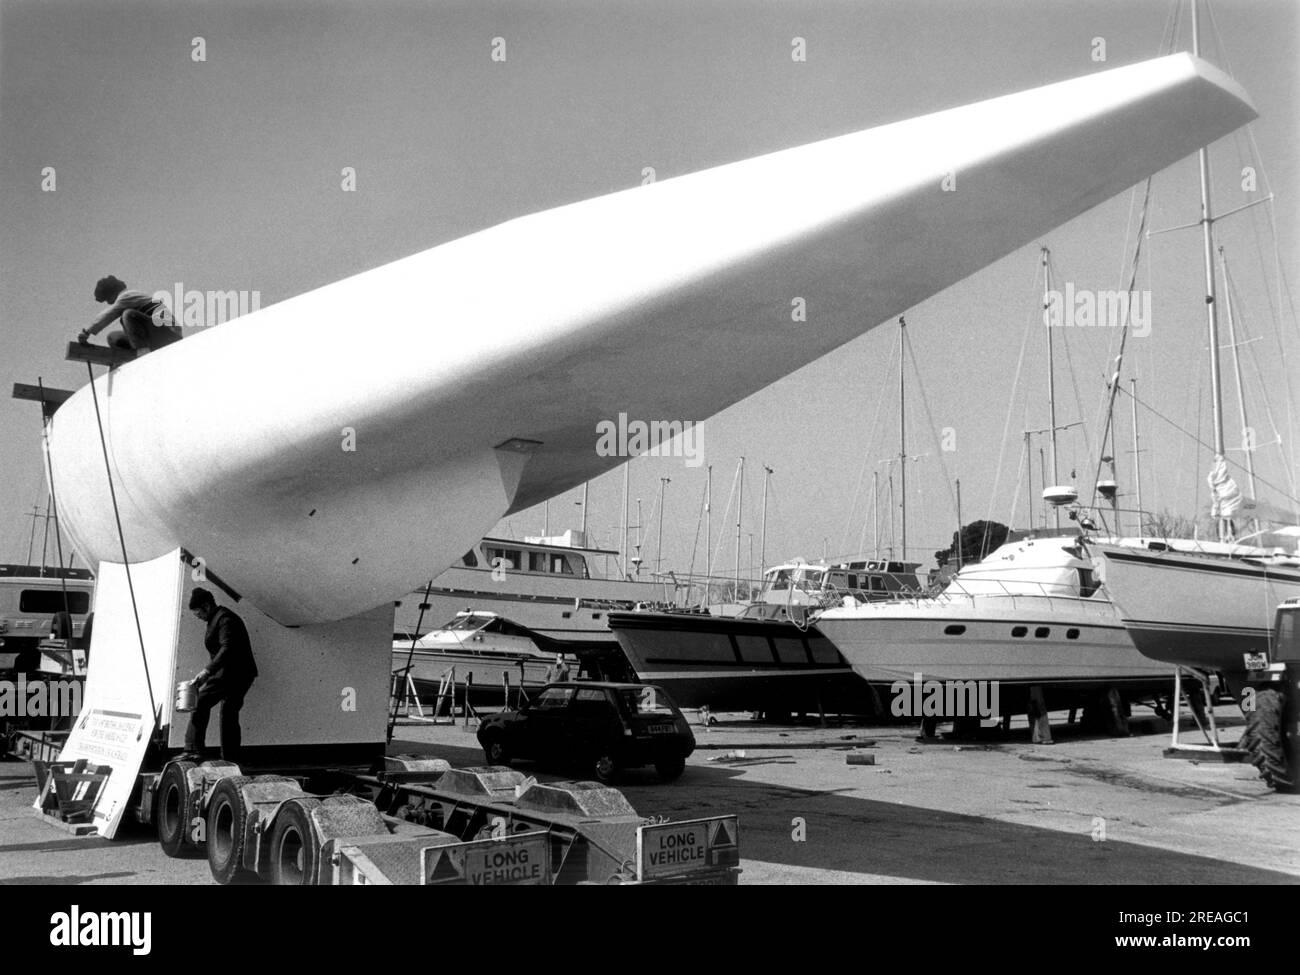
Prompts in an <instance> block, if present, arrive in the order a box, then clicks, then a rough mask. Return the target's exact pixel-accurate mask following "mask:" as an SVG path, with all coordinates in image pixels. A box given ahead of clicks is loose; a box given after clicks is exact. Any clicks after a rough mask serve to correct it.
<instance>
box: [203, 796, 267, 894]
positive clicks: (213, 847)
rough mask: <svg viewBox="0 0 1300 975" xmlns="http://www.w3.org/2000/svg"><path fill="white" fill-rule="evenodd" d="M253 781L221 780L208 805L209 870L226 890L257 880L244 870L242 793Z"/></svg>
mask: <svg viewBox="0 0 1300 975" xmlns="http://www.w3.org/2000/svg"><path fill="white" fill-rule="evenodd" d="M252 781H253V779H252V777H251V776H248V775H232V776H230V777H229V778H225V779H222V780H221V781H220V782H218V783H217V786H216V788H215V789H213V790H212V798H211V799H210V800H209V801H208V815H207V841H208V842H207V847H208V869H210V870H211V871H212V879H213V880H215V881H216V882H217V883H219V884H222V885H223V886H224V885H227V884H233V883H239V882H240V881H248V880H251V879H253V877H254V876H256V875H255V874H254V873H253V872H252V871H250V870H246V869H245V868H244V837H245V833H246V830H247V827H248V807H247V806H246V805H245V804H244V797H243V794H242V793H241V792H240V791H239V790H240V788H241V787H243V786H244V785H247V784H248V783H249V782H252Z"/></svg>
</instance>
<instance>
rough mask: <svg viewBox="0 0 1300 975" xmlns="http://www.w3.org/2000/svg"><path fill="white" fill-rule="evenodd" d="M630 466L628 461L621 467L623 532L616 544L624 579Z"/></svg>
mask: <svg viewBox="0 0 1300 975" xmlns="http://www.w3.org/2000/svg"><path fill="white" fill-rule="evenodd" d="M631 464H632V461H631V460H630V459H629V460H628V462H627V463H626V464H624V465H623V531H622V537H621V538H620V540H619V543H618V566H619V570H620V571H621V572H622V573H623V578H624V579H626V578H627V532H628V527H629V526H628V520H627V501H628V491H629V489H630V485H629V483H628V477H629V474H628V472H629V471H630V469H631Z"/></svg>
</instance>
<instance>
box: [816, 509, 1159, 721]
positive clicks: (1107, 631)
mask: <svg viewBox="0 0 1300 975" xmlns="http://www.w3.org/2000/svg"><path fill="white" fill-rule="evenodd" d="M1095 569H1096V566H1095V564H1094V563H1093V562H1092V561H1091V560H1090V559H1088V558H1086V557H1085V556H1084V553H1083V552H1082V550H1081V548H1080V540H1079V536H1077V535H1068V536H1062V535H1049V536H1045V537H1036V538H1026V539H1020V540H1017V541H1013V542H1008V543H1007V544H1005V545H1002V546H1000V547H999V548H998V549H996V550H995V551H993V552H991V553H990V554H989V555H988V556H987V557H986V558H984V559H983V560H982V561H980V562H975V563H971V564H968V565H965V566H963V567H962V568H961V570H960V571H959V572H958V573H957V574H956V575H955V576H954V577H953V578H952V579H951V580H950V581H949V583H948V587H947V589H946V590H945V591H944V592H942V593H939V594H938V595H934V596H923V597H918V598H910V599H898V600H894V601H891V602H883V603H882V602H876V603H864V604H858V605H854V606H846V607H841V608H836V609H828V610H826V611H825V612H823V613H822V614H821V615H820V616H819V617H818V618H817V621H816V622H817V628H818V629H819V630H821V632H822V633H824V634H825V635H826V637H827V639H829V640H830V641H831V643H833V644H834V645H835V647H836V649H838V650H839V652H840V653H841V654H842V655H843V656H844V659H845V660H847V661H848V662H849V665H850V666H851V667H852V668H853V670H854V672H855V673H856V674H857V675H858V676H859V677H861V678H862V679H864V680H866V681H868V682H870V683H871V684H874V685H882V684H893V683H894V682H896V681H909V682H912V681H916V682H918V683H919V682H921V681H931V680H937V681H977V682H987V683H988V684H990V685H992V684H996V685H997V686H998V687H999V688H1000V692H1001V693H1000V697H1001V704H1002V708H1003V713H1009V712H1013V711H1016V710H1020V709H1021V707H1022V705H1023V703H1024V701H1025V698H1026V695H1027V691H1028V689H1029V688H1030V687H1038V688H1040V689H1041V690H1042V691H1043V692H1044V696H1045V697H1046V698H1047V700H1048V703H1049V705H1051V706H1061V705H1063V704H1069V705H1070V706H1073V704H1074V703H1076V702H1077V701H1080V700H1083V699H1086V697H1087V695H1088V694H1089V693H1090V692H1094V691H1100V690H1105V689H1109V688H1115V689H1117V690H1119V691H1120V692H1121V693H1122V694H1124V695H1125V696H1128V697H1135V696H1142V695H1145V694H1147V693H1151V692H1156V693H1160V692H1168V691H1169V690H1170V689H1171V687H1172V683H1173V673H1172V671H1171V670H1170V668H1169V667H1167V666H1162V665H1160V664H1158V663H1156V662H1154V661H1152V660H1149V659H1147V658H1146V657H1143V656H1142V655H1141V654H1140V653H1138V651H1137V648H1136V647H1134V645H1133V641H1132V640H1130V639H1129V637H1128V633H1127V632H1126V630H1125V628H1124V624H1123V622H1122V621H1121V620H1120V618H1119V613H1118V612H1117V611H1116V609H1115V607H1114V605H1113V604H1112V603H1111V602H1110V601H1109V600H1108V599H1107V598H1106V597H1105V594H1104V593H1103V592H1102V591H1101V589H1100V584H1099V581H1098V579H1097V575H1096V571H1095Z"/></svg>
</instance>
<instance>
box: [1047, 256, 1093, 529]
mask: <svg viewBox="0 0 1300 975" xmlns="http://www.w3.org/2000/svg"><path fill="white" fill-rule="evenodd" d="M1050 256H1051V252H1050V251H1049V250H1048V249H1047V248H1046V247H1044V248H1043V308H1044V309H1047V308H1048V306H1049V302H1050V297H1049V296H1050V295H1051V293H1052V266H1051V264H1050V263H1049V261H1048V258H1049V257H1050ZM1062 313H1063V314H1064V309H1062ZM1043 317H1044V324H1046V325H1047V426H1048V429H1049V430H1050V436H1051V454H1052V487H1055V486H1056V485H1058V484H1060V483H1061V479H1060V477H1059V476H1058V471H1057V465H1056V359H1055V349H1054V343H1053V341H1052V322H1051V320H1050V319H1049V318H1048V317H1047V315H1046V314H1044V316H1043ZM1103 447H1104V445H1103ZM1043 487H1044V489H1045V488H1046V487H1047V485H1046V484H1044V485H1043ZM1052 518H1053V520H1054V522H1055V524H1054V526H1053V527H1055V528H1060V527H1061V509H1060V508H1059V507H1058V506H1056V505H1053V506H1052Z"/></svg>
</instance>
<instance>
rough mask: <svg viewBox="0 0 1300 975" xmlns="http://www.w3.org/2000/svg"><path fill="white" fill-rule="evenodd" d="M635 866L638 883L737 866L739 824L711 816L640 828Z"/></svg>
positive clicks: (732, 819)
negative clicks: (639, 881) (639, 880)
mask: <svg viewBox="0 0 1300 975" xmlns="http://www.w3.org/2000/svg"><path fill="white" fill-rule="evenodd" d="M636 862H637V876H638V877H639V878H640V879H641V880H656V879H659V878H662V877H672V876H678V875H680V874H686V873H693V872H696V871H701V870H716V869H719V868H722V867H735V866H738V865H739V864H740V821H739V819H738V818H737V817H735V816H714V817H711V818H709V819H687V820H682V821H681V822H676V823H652V824H649V825H646V826H641V827H639V828H638V829H637V839H636Z"/></svg>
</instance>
